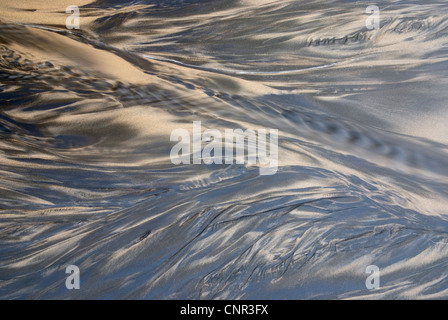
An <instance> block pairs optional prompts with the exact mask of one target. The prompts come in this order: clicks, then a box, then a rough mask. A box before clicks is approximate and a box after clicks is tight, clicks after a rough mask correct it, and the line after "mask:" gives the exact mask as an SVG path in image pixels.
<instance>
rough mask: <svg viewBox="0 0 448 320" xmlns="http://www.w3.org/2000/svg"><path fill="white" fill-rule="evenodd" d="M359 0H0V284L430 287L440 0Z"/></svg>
mask: <svg viewBox="0 0 448 320" xmlns="http://www.w3.org/2000/svg"><path fill="white" fill-rule="evenodd" d="M370 4H371V3H369V2H363V1H343V0H333V1H320V0H318V1H302V0H298V1H254V0H226V1H219V0H214V1H205V0H202V1H201V0H183V1H181V0H178V1H177V0H171V1H149V0H134V1H119V0H97V1H75V0H74V1H66V0H58V1H47V2H44V1H34V0H33V1H25V0H21V1H7V0H0V298H2V299H326V298H331V299H345V298H347V299H351V298H354V299H360V298H361V299H364V298H366V299H385V298H387V299H415V298H424V299H425V298H444V299H446V298H448V126H447V118H448V108H447V101H448V90H446V89H447V85H448V74H447V72H448V71H447V70H448V19H447V18H448V4H447V3H446V1H437V0H430V1H426V2H422V1H411V0H409V1H377V2H376V3H375V4H376V5H377V6H378V7H379V9H380V18H381V19H380V21H381V23H380V28H379V29H372V30H370V29H369V28H367V26H366V23H365V21H366V19H367V18H368V17H369V15H368V14H366V7H367V6H368V5H370ZM69 5H78V6H79V8H80V14H81V16H80V29H72V30H69V29H67V28H66V19H67V17H68V16H69V14H67V13H66V11H65V10H66V7H67V6H69ZM194 121H201V123H202V126H203V128H204V129H206V128H210V129H217V130H220V131H221V132H224V131H225V130H226V129H238V128H241V129H248V128H250V129H254V130H256V129H271V128H272V129H278V132H279V136H278V152H279V154H278V170H277V172H276V174H273V175H260V174H259V168H258V166H257V165H247V164H246V165H245V164H232V165H229V164H213V165H205V164H202V165H197V164H190V165H188V164H182V165H174V164H173V163H172V162H171V160H170V150H171V148H172V147H173V145H174V143H173V142H172V141H170V134H171V132H172V131H173V130H175V129H177V128H184V129H187V130H191V128H192V123H193V122H194ZM68 265H76V266H78V267H79V269H80V279H81V283H80V286H81V288H80V289H79V290H68V289H67V288H66V286H65V281H66V278H67V276H68V275H67V274H66V273H65V270H66V267H67V266H68ZM369 265H375V266H378V268H379V270H380V280H381V282H380V283H381V285H380V288H377V289H375V290H369V289H367V288H366V278H367V277H368V274H366V267H367V266H369Z"/></svg>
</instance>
